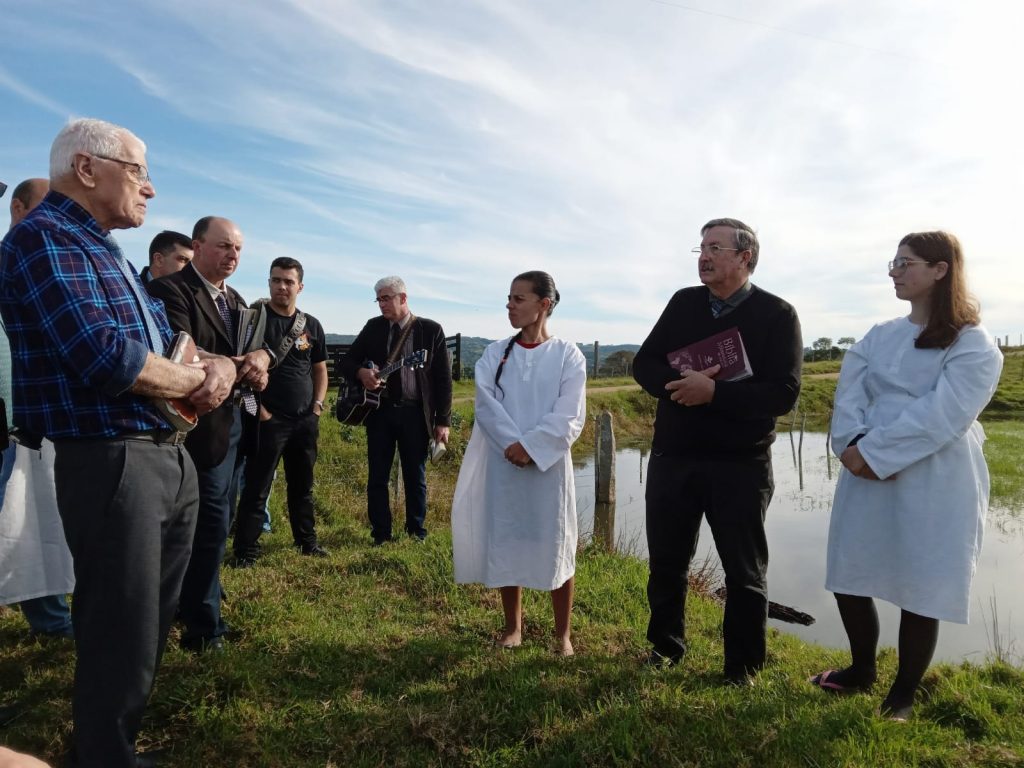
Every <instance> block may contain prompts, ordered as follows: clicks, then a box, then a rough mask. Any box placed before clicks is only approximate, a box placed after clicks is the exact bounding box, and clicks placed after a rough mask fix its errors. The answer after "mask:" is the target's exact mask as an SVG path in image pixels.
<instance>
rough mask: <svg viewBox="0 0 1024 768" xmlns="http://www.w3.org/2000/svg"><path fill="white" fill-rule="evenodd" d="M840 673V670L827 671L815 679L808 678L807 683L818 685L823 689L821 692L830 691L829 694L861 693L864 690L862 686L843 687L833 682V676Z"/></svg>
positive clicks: (820, 673) (817, 675)
mask: <svg viewBox="0 0 1024 768" xmlns="http://www.w3.org/2000/svg"><path fill="white" fill-rule="evenodd" d="M838 672H839V670H838V669H827V670H825V671H824V672H819V673H818V674H816V675H815V676H814V677H810V678H808V679H807V682H809V683H810V684H811V685H816V686H818V687H819V688H821V690H823V691H828V692H829V693H860V692H861V691H863V690H864V689H863V688H861V687H860V686H856V685H842V684H841V683H837V682H835V681H833V680H831V679H830V678H831V677H832V675H834V674H836V673H838Z"/></svg>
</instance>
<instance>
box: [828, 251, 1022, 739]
mask: <svg viewBox="0 0 1024 768" xmlns="http://www.w3.org/2000/svg"><path fill="white" fill-rule="evenodd" d="M889 276H890V277H891V278H892V280H893V284H894V288H895V291H896V296H897V297H898V298H900V299H903V300H905V301H908V302H910V315H909V316H908V317H903V318H899V319H897V320H890V321H889V322H886V323H881V324H879V325H876V326H875V327H874V328H872V329H871V330H870V331H869V332H868V334H867V336H865V337H864V339H863V340H861V341H860V342H859V343H857V344H856V345H854V347H853V348H851V349H850V351H849V352H848V353H847V354H846V357H845V358H844V360H843V367H842V371H841V373H840V376H839V384H838V387H837V389H836V400H835V409H834V414H833V418H832V430H831V434H832V447H833V450H834V451H835V452H836V454H837V455H839V456H840V459H841V461H842V463H843V465H844V467H845V469H846V471H844V472H842V473H841V475H840V477H839V482H838V484H837V486H836V494H835V500H834V502H833V505H832V518H831V523H830V526H829V538H828V565H827V573H826V582H825V588H826V589H828V590H829V591H831V592H833V593H835V597H836V602H837V604H838V606H839V612H840V615H841V616H842V619H843V626H844V628H845V629H846V632H847V635H848V636H849V640H850V650H851V654H852V663H851V665H850V666H849V667H847V668H846V669H842V670H829V671H826V672H822V673H821V674H820V675H817V676H815V677H814V678H812V682H813V683H814V684H816V685H818V686H819V687H821V688H822V689H824V690H828V691H833V692H847V691H855V690H866V689H868V688H870V687H871V686H872V685H873V683H874V681H875V676H876V671H875V654H876V648H877V644H878V634H879V628H878V614H877V613H876V611H875V605H874V602H873V599H872V598H876V597H877V598H881V599H883V600H886V601H888V602H891V603H894V604H895V605H897V606H899V607H900V608H901V609H902V611H901V615H900V639H899V670H898V672H897V675H896V679H895V681H894V682H893V684H892V687H891V688H890V690H889V692H888V695H887V696H886V697H885V699H884V701H883V702H882V705H881V712H882V714H884V715H886V716H888V717H890V718H892V719H897V720H903V719H906V717H907V716H909V714H910V712H911V707H912V706H913V702H914V695H915V692H916V690H917V688H918V685H919V684H920V682H921V678H922V677H923V676H924V673H925V670H926V669H927V668H928V665H929V664H930V663H931V659H932V655H933V653H934V651H935V643H936V641H937V639H938V630H939V621H940V620H943V621H953V622H958V623H966V622H967V619H968V606H969V601H970V587H971V579H972V577H973V576H974V570H975V563H976V561H977V558H978V553H979V551H980V549H981V539H982V532H983V530H984V527H985V513H986V510H987V508H988V491H989V476H988V468H987V466H986V464H985V458H984V456H983V454H982V449H981V446H982V442H983V441H984V439H985V433H984V430H983V429H982V427H981V425H980V424H979V423H978V422H977V417H978V414H980V413H981V411H982V409H983V408H984V407H985V405H986V404H987V403H988V401H989V400H990V399H991V397H992V394H993V392H995V389H996V385H997V384H998V382H999V373H1000V371H1001V369H1002V355H1001V354H1000V352H999V349H998V348H997V347H996V346H995V345H994V344H993V342H992V338H991V337H990V336H989V334H988V332H987V331H986V330H985V329H984V328H983V327H982V326H981V325H980V324H979V316H978V309H977V306H976V304H975V303H974V302H973V300H972V299H971V298H970V296H969V295H968V294H967V289H966V281H965V278H964V269H963V255H962V252H961V249H960V243H959V242H958V241H957V239H956V238H955V237H954V236H953V235H950V234H947V233H945V232H924V233H915V234H910V235H907V236H906V237H905V238H903V240H902V241H900V246H899V249H898V250H897V252H896V258H895V259H894V260H893V261H892V262H890V264H889Z"/></svg>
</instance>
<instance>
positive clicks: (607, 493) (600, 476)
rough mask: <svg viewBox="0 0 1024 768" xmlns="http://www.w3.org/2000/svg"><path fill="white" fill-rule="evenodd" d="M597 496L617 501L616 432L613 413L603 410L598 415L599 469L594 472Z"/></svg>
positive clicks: (605, 500)
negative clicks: (613, 424)
mask: <svg viewBox="0 0 1024 768" xmlns="http://www.w3.org/2000/svg"><path fill="white" fill-rule="evenodd" d="M594 478H595V483H596V486H595V488H594V490H595V492H596V495H595V498H596V500H597V501H599V502H604V503H606V504H611V503H612V502H614V501H615V432H614V431H613V429H612V415H611V413H609V412H608V411H603V412H602V413H601V415H600V416H598V417H597V471H596V472H595V473H594Z"/></svg>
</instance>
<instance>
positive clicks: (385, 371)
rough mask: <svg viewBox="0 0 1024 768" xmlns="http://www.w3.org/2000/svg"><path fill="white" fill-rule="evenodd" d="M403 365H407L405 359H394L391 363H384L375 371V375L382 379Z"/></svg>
mask: <svg viewBox="0 0 1024 768" xmlns="http://www.w3.org/2000/svg"><path fill="white" fill-rule="evenodd" d="M404 365H408V362H407V361H405V360H395V362H393V363H391V365H385V366H384V367H383V368H381V369H380V370H379V371H377V376H378V377H380V378H382V379H383V378H384V377H385V376H389V375H390V374H392V373H394V372H395V371H397V370H398V369H399V368H401V367H402V366H404Z"/></svg>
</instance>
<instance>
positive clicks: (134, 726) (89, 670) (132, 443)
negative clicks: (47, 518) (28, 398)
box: [54, 439, 199, 768]
mask: <svg viewBox="0 0 1024 768" xmlns="http://www.w3.org/2000/svg"><path fill="white" fill-rule="evenodd" d="M55 445H56V450H57V456H56V461H55V464H54V479H55V483H56V487H57V506H58V509H59V510H60V516H61V520H62V521H63V523H64V534H65V536H66V538H67V542H68V547H69V548H70V549H71V554H72V556H73V557H74V562H75V580H76V583H75V595H74V603H73V610H72V612H71V618H72V621H73V623H74V628H75V651H76V654H77V661H76V664H75V683H74V690H73V692H72V701H71V710H72V714H73V716H74V733H73V734H72V738H71V742H72V750H71V752H72V757H71V764H72V765H73V766H75V767H76V768H134V766H135V737H136V734H137V733H138V731H139V726H140V724H141V722H142V713H143V711H144V709H145V706H146V699H147V698H148V697H149V693H150V690H151V689H152V687H153V677H154V675H155V674H156V668H157V666H158V665H159V663H160V657H161V655H162V654H163V651H164V645H165V644H166V642H167V632H168V630H169V629H170V626H171V620H172V619H173V618H174V610H175V608H176V607H177V604H178V593H179V591H180V589H181V583H182V579H183V578H184V575H185V568H186V566H187V565H188V561H189V552H190V550H191V548H192V536H193V531H194V529H195V524H196V511H197V508H198V506H199V495H198V491H197V487H196V470H195V467H194V466H193V464H192V459H191V458H190V457H189V455H188V452H187V451H186V450H185V448H184V446H173V445H157V444H154V443H152V442H142V441H140V440H129V439H110V440H61V441H58V442H56V443H55Z"/></svg>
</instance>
